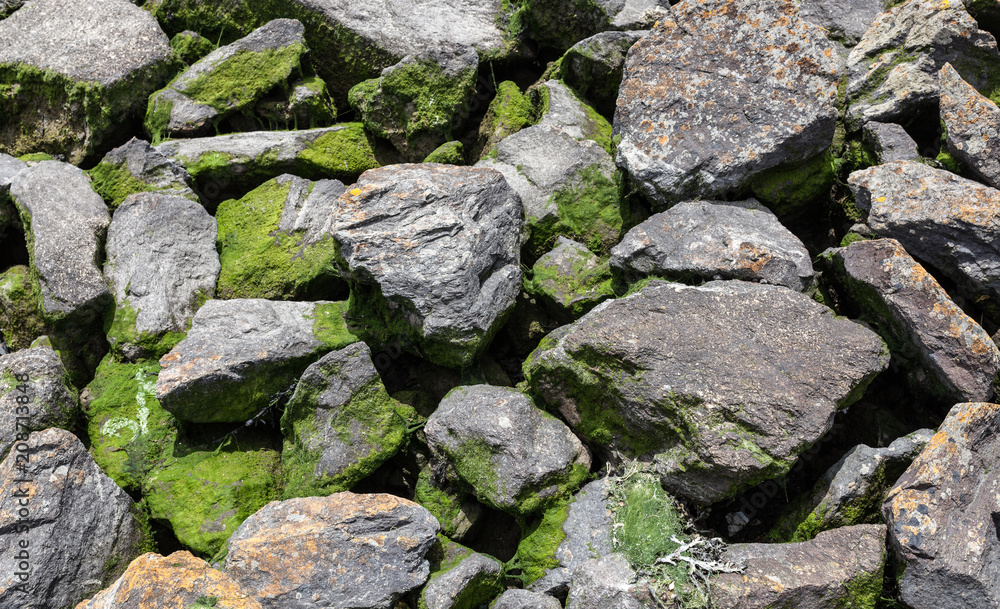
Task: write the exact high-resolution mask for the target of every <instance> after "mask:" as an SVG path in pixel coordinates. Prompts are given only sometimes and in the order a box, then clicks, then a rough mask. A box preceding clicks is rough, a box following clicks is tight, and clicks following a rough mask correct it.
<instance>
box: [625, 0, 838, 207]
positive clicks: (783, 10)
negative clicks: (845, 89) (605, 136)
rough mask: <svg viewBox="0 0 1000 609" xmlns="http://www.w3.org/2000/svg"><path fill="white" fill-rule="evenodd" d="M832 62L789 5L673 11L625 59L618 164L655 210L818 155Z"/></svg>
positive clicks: (714, 3) (826, 142)
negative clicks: (693, 109)
mask: <svg viewBox="0 0 1000 609" xmlns="http://www.w3.org/2000/svg"><path fill="white" fill-rule="evenodd" d="M747 24H752V25H747ZM842 62H843V60H842V59H841V58H840V55H839V53H837V51H836V49H835V47H834V45H833V43H831V42H830V41H829V39H827V38H826V36H825V34H824V33H823V30H822V29H821V28H820V27H819V26H816V25H812V24H810V23H807V22H806V21H804V20H802V19H801V18H800V17H799V16H798V15H797V14H796V9H795V4H794V2H792V1H791V0H765V1H759V0H711V1H707V2H698V3H681V4H680V5H677V6H675V7H673V8H672V10H671V17H669V18H667V19H664V20H663V21H660V24H659V25H658V26H657V27H656V28H654V29H653V30H652V32H651V33H650V34H649V35H648V36H645V37H643V38H641V39H640V40H639V42H637V43H636V44H635V46H633V47H632V48H631V49H630V50H629V54H628V58H627V59H626V62H625V76H624V80H623V81H622V86H621V91H620V93H619V97H618V107H617V110H616V112H615V122H614V129H615V135H619V136H621V142H620V144H619V145H618V156H617V162H618V166H619V167H621V168H622V169H624V170H625V171H626V173H628V174H629V176H630V177H631V178H632V180H633V181H634V182H635V185H636V186H637V187H638V188H639V189H640V191H641V192H642V193H643V194H644V195H645V196H646V197H648V198H649V199H650V200H651V201H652V202H653V204H654V208H655V209H656V210H657V211H659V210H662V209H663V208H665V207H668V206H670V205H671V204H672V203H676V202H679V201H683V200H686V199H696V198H706V199H711V198H720V197H722V195H725V194H727V193H731V192H734V191H738V190H740V189H742V188H744V187H745V186H747V185H748V183H749V182H750V180H751V179H752V178H753V177H754V176H756V175H757V174H760V173H761V172H763V171H764V170H767V169H772V168H775V167H779V166H783V165H784V164H787V163H792V162H795V163H798V162H800V160H801V159H807V158H810V157H814V156H817V155H819V154H820V153H822V152H823V151H824V150H826V149H827V148H828V147H829V146H830V144H831V142H832V140H833V135H834V128H835V126H836V121H837V108H836V103H837V84H838V81H839V78H840V74H841V72H842ZM692 108H695V109H697V111H692V110H691V109H692Z"/></svg>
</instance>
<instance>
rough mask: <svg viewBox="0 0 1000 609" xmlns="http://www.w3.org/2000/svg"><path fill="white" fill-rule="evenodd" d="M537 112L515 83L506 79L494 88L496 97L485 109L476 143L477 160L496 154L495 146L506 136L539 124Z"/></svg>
mask: <svg viewBox="0 0 1000 609" xmlns="http://www.w3.org/2000/svg"><path fill="white" fill-rule="evenodd" d="M537 114H538V113H537V110H536V108H535V106H534V104H532V103H531V102H530V101H529V100H528V98H527V96H525V95H524V93H522V92H521V89H520V88H518V86H517V84H515V83H513V82H511V81H509V80H505V81H503V82H502V83H500V84H499V85H497V93H496V97H494V98H493V101H491V102H490V105H489V108H487V109H486V116H485V117H484V118H483V122H482V123H480V126H479V139H478V141H477V143H476V150H477V151H479V154H478V155H477V156H478V157H479V158H480V159H482V158H484V157H488V156H490V155H491V154H495V149H496V145H497V144H499V143H500V140H502V139H504V138H505V137H507V136H510V135H514V134H515V133H517V132H518V131H520V130H521V129H524V128H526V127H530V126H532V125H534V124H535V123H536V122H537V121H538V116H537Z"/></svg>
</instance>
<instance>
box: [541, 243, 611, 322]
mask: <svg viewBox="0 0 1000 609" xmlns="http://www.w3.org/2000/svg"><path fill="white" fill-rule="evenodd" d="M593 262H594V258H590V259H588V258H586V257H584V256H579V257H578V258H576V259H575V260H574V261H573V265H572V269H571V271H570V272H569V273H564V272H562V271H561V270H560V268H559V266H558V265H554V264H553V265H546V264H544V258H543V259H542V260H539V261H538V262H536V263H535V266H534V267H532V277H531V279H530V280H526V281H525V289H526V290H527V291H528V292H529V293H531V294H535V295H537V296H540V297H541V298H542V299H543V300H544V301H545V302H546V304H548V305H550V307H551V308H553V309H554V311H555V313H556V314H559V315H563V316H568V317H570V318H572V319H578V318H579V317H581V316H582V315H583V314H585V313H586V312H587V311H589V310H590V309H592V308H593V307H594V306H595V305H597V304H598V303H600V302H602V301H603V300H605V299H607V298H613V297H614V290H613V289H612V285H611V284H612V276H611V268H610V266H609V264H608V262H607V261H606V260H604V261H600V262H597V263H596V264H594V263H593Z"/></svg>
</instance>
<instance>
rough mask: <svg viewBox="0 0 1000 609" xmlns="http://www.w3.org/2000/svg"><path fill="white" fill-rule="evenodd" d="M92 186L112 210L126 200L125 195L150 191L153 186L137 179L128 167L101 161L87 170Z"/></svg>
mask: <svg viewBox="0 0 1000 609" xmlns="http://www.w3.org/2000/svg"><path fill="white" fill-rule="evenodd" d="M87 174H88V175H89V176H90V179H91V186H92V187H93V189H94V190H95V191H96V192H97V194H99V195H101V198H102V199H104V201H105V202H106V203H107V204H108V207H109V208H111V210H112V211H113V210H115V209H117V208H118V206H119V205H121V204H122V202H123V201H124V200H125V197H127V196H129V195H132V194H135V193H137V192H149V191H151V190H153V187H152V186H150V185H149V184H146V183H145V182H141V181H139V180H137V179H136V178H135V177H134V176H133V175H132V174H131V173H129V171H128V169H127V168H125V167H118V166H115V165H112V164H111V163H105V162H103V161H102V162H100V163H98V164H97V166H96V167H94V168H93V169H90V170H88V171H87Z"/></svg>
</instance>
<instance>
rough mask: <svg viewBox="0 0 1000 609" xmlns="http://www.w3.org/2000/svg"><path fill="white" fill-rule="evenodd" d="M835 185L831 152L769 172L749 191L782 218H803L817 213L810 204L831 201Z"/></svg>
mask: <svg viewBox="0 0 1000 609" xmlns="http://www.w3.org/2000/svg"><path fill="white" fill-rule="evenodd" d="M835 181H836V165H835V164H834V159H833V155H832V153H831V151H830V150H829V149H827V150H826V151H825V152H823V153H821V154H819V155H817V156H815V157H813V158H811V159H809V160H806V161H803V162H798V163H791V164H785V165H781V166H778V167H773V168H771V169H768V170H766V171H764V172H762V173H760V174H758V175H757V176H755V177H754V179H753V180H752V181H751V182H750V191H751V192H752V193H753V195H754V196H755V197H756V198H757V199H758V200H759V201H760V202H762V203H764V204H765V205H767V207H768V208H769V209H770V210H771V211H773V212H774V213H775V215H777V216H780V217H788V216H801V215H803V214H806V213H809V212H810V211H811V210H813V209H814V206H813V205H810V204H811V203H815V202H816V201H817V200H820V199H828V198H829V196H830V191H831V189H832V188H833V185H834V183H835Z"/></svg>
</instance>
